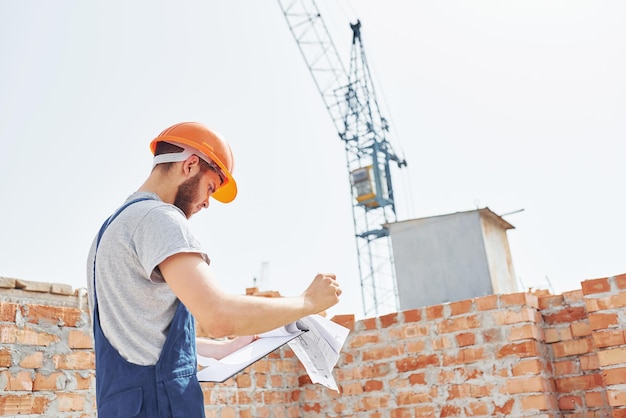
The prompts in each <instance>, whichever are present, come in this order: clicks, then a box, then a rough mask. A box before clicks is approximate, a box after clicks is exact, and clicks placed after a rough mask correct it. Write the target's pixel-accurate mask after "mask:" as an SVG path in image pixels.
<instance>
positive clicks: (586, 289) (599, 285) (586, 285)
mask: <svg viewBox="0 0 626 418" xmlns="http://www.w3.org/2000/svg"><path fill="white" fill-rule="evenodd" d="M581 286H582V289H583V294H585V295H592V294H594V293H604V292H608V291H609V290H611V284H610V283H609V279H608V278H606V277H604V278H601V279H592V280H585V281H584V282H582V283H581Z"/></svg>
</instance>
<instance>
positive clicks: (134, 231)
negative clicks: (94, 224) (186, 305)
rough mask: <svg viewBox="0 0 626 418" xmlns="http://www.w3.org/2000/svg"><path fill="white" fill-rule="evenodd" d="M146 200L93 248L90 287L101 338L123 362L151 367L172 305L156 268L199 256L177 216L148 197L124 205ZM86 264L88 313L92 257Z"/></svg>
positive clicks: (173, 297)
mask: <svg viewBox="0 0 626 418" xmlns="http://www.w3.org/2000/svg"><path fill="white" fill-rule="evenodd" d="M138 197H150V198H151V199H150V200H144V201H141V202H138V203H134V204H132V205H130V206H128V207H127V208H126V209H124V211H123V212H122V213H120V215H119V216H118V217H117V218H116V219H115V220H114V221H113V222H112V223H111V224H110V225H109V227H108V228H107V230H106V232H105V233H104V234H103V236H102V239H101V240H100V245H99V247H98V256H97V260H96V288H97V292H98V310H99V312H100V325H101V327H102V331H103V332H104V335H105V336H106V337H107V339H108V340H109V342H110V343H111V344H112V345H113V347H115V348H116V349H117V351H118V352H119V353H120V355H121V356H122V357H123V358H125V359H126V360H127V361H129V362H131V363H135V364H139V365H153V364H156V362H157V360H158V359H159V356H160V354H161V349H162V348H163V344H164V343H165V338H166V336H167V331H168V328H169V325H170V323H171V322H172V319H173V318H174V313H175V312H176V308H177V306H178V299H177V298H176V295H175V294H174V293H173V292H172V291H171V290H170V288H169V286H168V285H167V283H165V281H164V279H163V276H162V275H161V272H160V271H159V269H158V265H159V264H160V263H161V262H162V261H163V260H165V259H166V258H167V257H169V256H171V255H174V254H177V253H183V252H187V253H191V252H193V253H199V254H200V255H202V257H203V258H204V260H205V261H206V262H207V263H209V258H208V257H207V255H206V254H205V253H204V252H202V249H201V246H200V243H199V242H198V241H197V240H196V239H195V238H194V237H193V235H192V234H191V232H190V231H189V227H188V222H187V219H186V218H185V215H184V214H183V212H182V211H181V210H180V209H178V208H177V207H176V206H174V205H170V204H167V203H164V202H162V201H161V200H160V199H159V198H158V196H157V195H155V194H153V193H140V192H137V193H134V194H132V195H131V196H130V197H129V198H128V200H131V199H135V198H138ZM95 245H96V241H95V239H94V242H93V244H92V246H91V249H90V251H89V256H88V259H87V287H88V291H89V304H90V307H91V311H92V317H93V307H94V297H93V257H94V252H95Z"/></svg>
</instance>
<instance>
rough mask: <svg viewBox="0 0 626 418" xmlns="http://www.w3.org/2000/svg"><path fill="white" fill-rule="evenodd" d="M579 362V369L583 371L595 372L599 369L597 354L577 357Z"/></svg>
mask: <svg viewBox="0 0 626 418" xmlns="http://www.w3.org/2000/svg"><path fill="white" fill-rule="evenodd" d="M578 360H579V361H580V369H581V370H583V371H588V370H597V369H599V368H600V361H599V360H598V354H597V353H590V354H589V355H587V356H580V357H578Z"/></svg>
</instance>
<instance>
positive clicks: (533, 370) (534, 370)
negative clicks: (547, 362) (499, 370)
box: [511, 359, 543, 376]
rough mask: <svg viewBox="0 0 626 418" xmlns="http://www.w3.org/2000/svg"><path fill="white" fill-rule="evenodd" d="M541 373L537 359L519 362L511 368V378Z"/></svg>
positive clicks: (541, 368) (541, 367) (540, 365)
mask: <svg viewBox="0 0 626 418" xmlns="http://www.w3.org/2000/svg"><path fill="white" fill-rule="evenodd" d="M542 371H543V366H542V364H541V361H540V360H539V359H531V360H521V361H519V362H517V363H515V364H513V365H512V366H511V373H512V374H513V376H524V375H536V374H540V373H541V372H542Z"/></svg>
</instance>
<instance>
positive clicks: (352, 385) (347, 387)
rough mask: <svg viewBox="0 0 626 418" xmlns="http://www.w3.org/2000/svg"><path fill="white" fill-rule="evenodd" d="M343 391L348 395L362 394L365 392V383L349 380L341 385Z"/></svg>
mask: <svg viewBox="0 0 626 418" xmlns="http://www.w3.org/2000/svg"><path fill="white" fill-rule="evenodd" d="M341 393H342V394H343V395H346V396H350V395H360V394H362V393H363V385H361V383H360V382H348V383H345V384H343V385H341Z"/></svg>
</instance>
